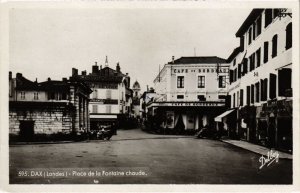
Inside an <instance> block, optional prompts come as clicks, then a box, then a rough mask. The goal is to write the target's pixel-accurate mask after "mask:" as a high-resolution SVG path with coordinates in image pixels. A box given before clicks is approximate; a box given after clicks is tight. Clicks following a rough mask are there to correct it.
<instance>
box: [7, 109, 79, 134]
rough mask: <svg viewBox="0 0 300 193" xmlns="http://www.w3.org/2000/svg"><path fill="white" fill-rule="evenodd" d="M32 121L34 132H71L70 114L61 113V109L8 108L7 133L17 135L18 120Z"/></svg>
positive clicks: (18, 130)
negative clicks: (30, 109) (29, 109)
mask: <svg viewBox="0 0 300 193" xmlns="http://www.w3.org/2000/svg"><path fill="white" fill-rule="evenodd" d="M29 120H31V121H34V134H54V133H59V132H62V133H65V134H68V133H71V131H72V120H73V119H72V115H71V114H70V113H68V114H66V115H63V110H61V109H52V110H47V111H46V110H45V109H35V110H32V111H28V110H18V109H10V111H9V133H10V134H16V135H18V134H19V132H20V128H19V126H20V121H29Z"/></svg>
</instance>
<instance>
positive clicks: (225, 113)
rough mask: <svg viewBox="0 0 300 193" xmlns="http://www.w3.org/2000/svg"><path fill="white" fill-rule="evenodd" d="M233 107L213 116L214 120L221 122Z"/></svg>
mask: <svg viewBox="0 0 300 193" xmlns="http://www.w3.org/2000/svg"><path fill="white" fill-rule="evenodd" d="M234 110H235V109H231V110H228V111H225V112H224V113H222V114H221V115H219V116H217V117H215V121H216V122H222V119H223V118H224V117H226V116H227V115H229V114H230V113H232V112H233V111H234Z"/></svg>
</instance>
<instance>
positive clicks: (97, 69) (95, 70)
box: [92, 62, 99, 74]
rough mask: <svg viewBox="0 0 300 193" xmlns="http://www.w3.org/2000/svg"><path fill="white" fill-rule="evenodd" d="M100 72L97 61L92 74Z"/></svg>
mask: <svg viewBox="0 0 300 193" xmlns="http://www.w3.org/2000/svg"><path fill="white" fill-rule="evenodd" d="M98 72H99V66H98V65H97V62H95V65H94V66H93V69H92V74H97V73H98Z"/></svg>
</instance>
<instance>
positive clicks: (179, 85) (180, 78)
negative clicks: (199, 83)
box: [177, 76, 184, 88]
mask: <svg viewBox="0 0 300 193" xmlns="http://www.w3.org/2000/svg"><path fill="white" fill-rule="evenodd" d="M177 88H184V76H177Z"/></svg>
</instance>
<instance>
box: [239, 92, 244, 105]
mask: <svg viewBox="0 0 300 193" xmlns="http://www.w3.org/2000/svg"><path fill="white" fill-rule="evenodd" d="M240 106H244V90H243V89H241V90H240Z"/></svg>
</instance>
